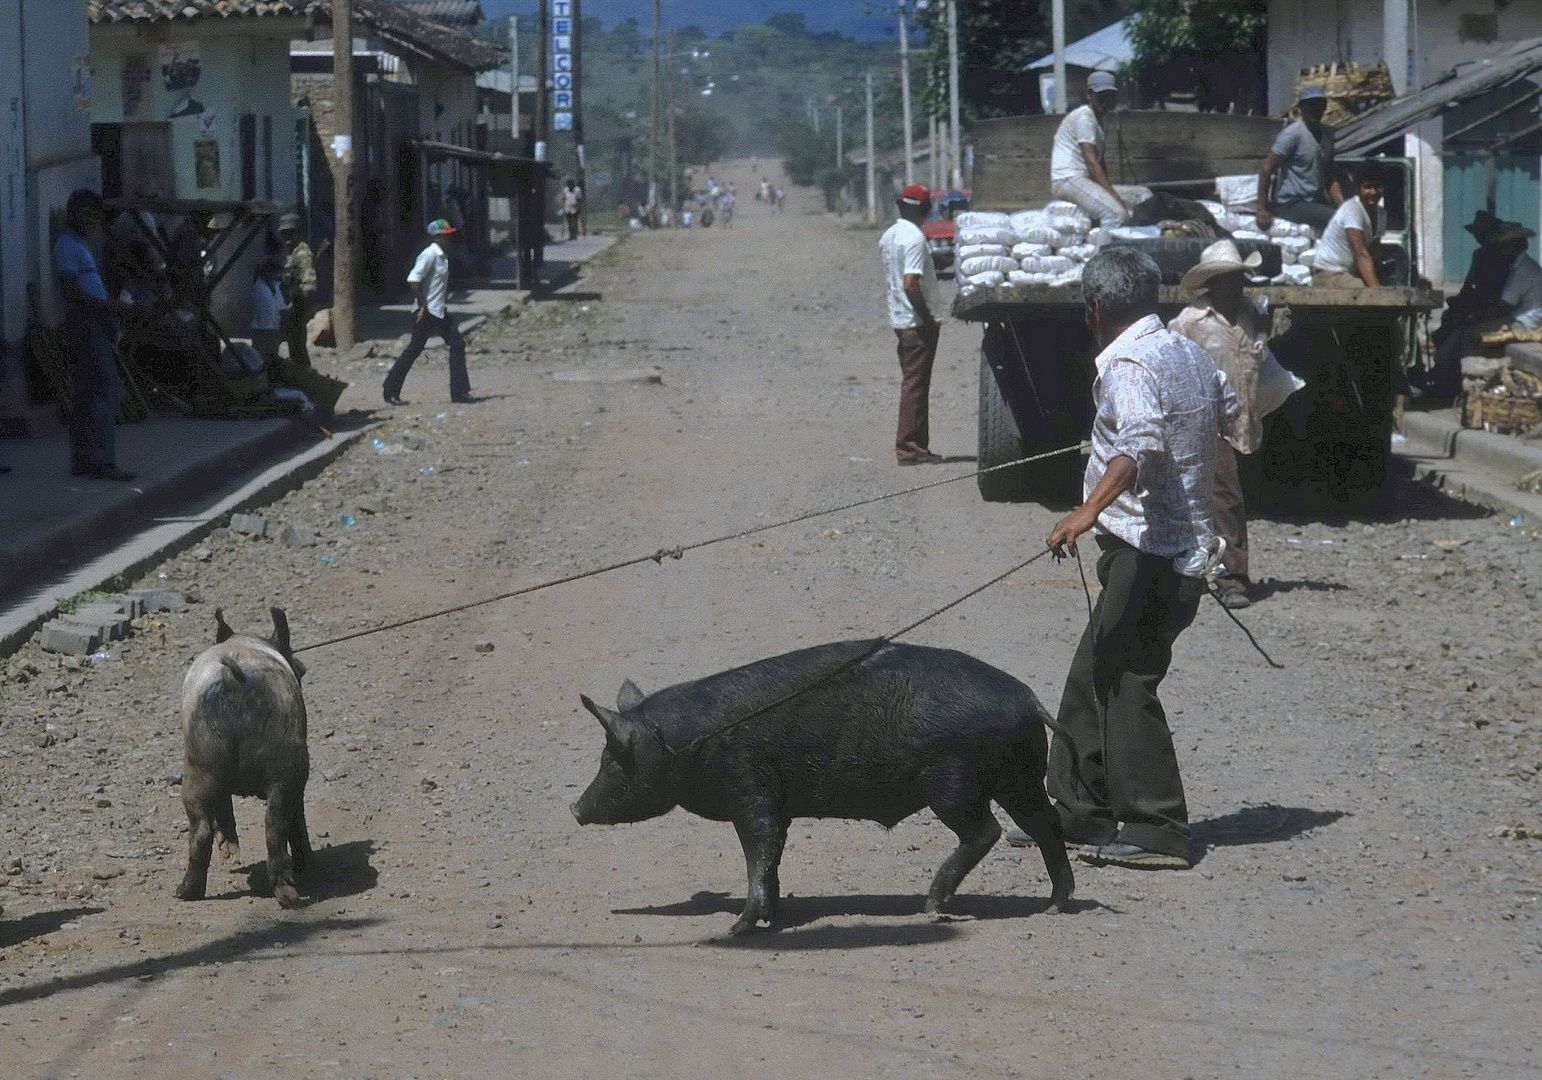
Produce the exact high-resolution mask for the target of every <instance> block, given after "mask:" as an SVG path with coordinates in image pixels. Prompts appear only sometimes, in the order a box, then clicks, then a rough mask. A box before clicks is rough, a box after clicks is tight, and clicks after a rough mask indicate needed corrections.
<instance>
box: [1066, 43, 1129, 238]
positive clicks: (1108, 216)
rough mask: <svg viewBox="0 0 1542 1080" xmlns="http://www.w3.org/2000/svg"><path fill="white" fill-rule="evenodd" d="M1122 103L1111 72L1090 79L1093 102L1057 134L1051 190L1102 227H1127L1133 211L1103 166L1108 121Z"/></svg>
mask: <svg viewBox="0 0 1542 1080" xmlns="http://www.w3.org/2000/svg"><path fill="white" fill-rule="evenodd" d="M1118 104H1119V85H1118V83H1116V82H1115V81H1114V77H1113V76H1112V75H1111V74H1109V73H1108V72H1106V71H1094V72H1093V73H1092V74H1091V75H1089V76H1088V77H1087V104H1085V105H1082V106H1080V107H1078V108H1075V109H1072V110H1071V111H1070V112H1068V113H1066V116H1065V119H1064V120H1062V121H1060V127H1059V128H1057V129H1056V131H1055V145H1054V149H1053V150H1052V151H1051V153H1050V159H1049V186H1050V191H1051V192H1053V194H1054V196H1055V198H1057V199H1065V200H1067V201H1068V202H1073V203H1075V204H1076V205H1077V206H1079V207H1081V208H1082V209H1083V210H1085V211H1087V213H1088V215H1089V216H1090V217H1091V218H1092V219H1093V220H1094V221H1096V222H1097V223H1098V224H1099V225H1122V224H1124V223H1125V222H1126V221H1127V220H1129V217H1130V208H1129V207H1128V206H1126V205H1125V203H1124V200H1123V199H1122V198H1120V197H1119V193H1118V192H1117V191H1115V190H1114V185H1113V183H1112V181H1110V180H1109V179H1108V170H1107V169H1106V168H1104V167H1103V123H1102V120H1103V117H1105V116H1107V115H1108V114H1109V113H1111V112H1113V111H1114V106H1116V105H1118Z"/></svg>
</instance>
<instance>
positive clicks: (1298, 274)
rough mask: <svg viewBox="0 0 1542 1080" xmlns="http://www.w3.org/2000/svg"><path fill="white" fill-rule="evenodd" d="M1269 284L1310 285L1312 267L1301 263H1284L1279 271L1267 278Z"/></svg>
mask: <svg viewBox="0 0 1542 1080" xmlns="http://www.w3.org/2000/svg"><path fill="white" fill-rule="evenodd" d="M1269 283H1270V284H1271V285H1310V284H1311V283H1312V268H1311V267H1310V266H1305V265H1303V264H1301V263H1285V264H1284V265H1283V266H1281V267H1280V272H1279V273H1278V274H1276V275H1274V277H1272V278H1270V279H1269Z"/></svg>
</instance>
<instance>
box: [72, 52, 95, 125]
mask: <svg viewBox="0 0 1542 1080" xmlns="http://www.w3.org/2000/svg"><path fill="white" fill-rule="evenodd" d="M74 84H75V111H76V112H90V111H91V58H90V57H89V56H77V57H75V75H74Z"/></svg>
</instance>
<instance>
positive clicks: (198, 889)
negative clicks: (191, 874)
mask: <svg viewBox="0 0 1542 1080" xmlns="http://www.w3.org/2000/svg"><path fill="white" fill-rule="evenodd" d="M203 894H204V887H203V886H202V885H189V884H188V883H187V882H185V881H184V882H183V883H182V884H181V885H178V886H177V891H176V892H175V893H173V894H172V895H173V896H175V897H176V898H177V899H178V900H202V899H203Z"/></svg>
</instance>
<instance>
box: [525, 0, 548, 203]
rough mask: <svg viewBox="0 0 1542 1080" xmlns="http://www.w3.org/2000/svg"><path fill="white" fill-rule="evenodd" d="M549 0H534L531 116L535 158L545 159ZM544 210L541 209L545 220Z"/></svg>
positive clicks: (538, 159)
mask: <svg viewBox="0 0 1542 1080" xmlns="http://www.w3.org/2000/svg"><path fill="white" fill-rule="evenodd" d="M548 5H549V0H536V11H537V14H536V18H535V36H536V38H537V39H538V40H537V42H536V50H535V116H534V117H533V118H532V119H533V121H534V122H533V123H532V124H531V132H530V133H531V135H532V136H533V137H534V139H535V159H536V160H537V161H545V160H546V118H547V117H548V116H549V115H551V111H550V109H549V107H548V98H547V96H546V95H547V91H546V84H547V82H548V81H549V80H550V79H551V75H550V74H549V72H550V68H551V9H550V7H549V6H548ZM545 216H546V212H545V210H544V209H543V210H542V211H541V218H542V220H545Z"/></svg>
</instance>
